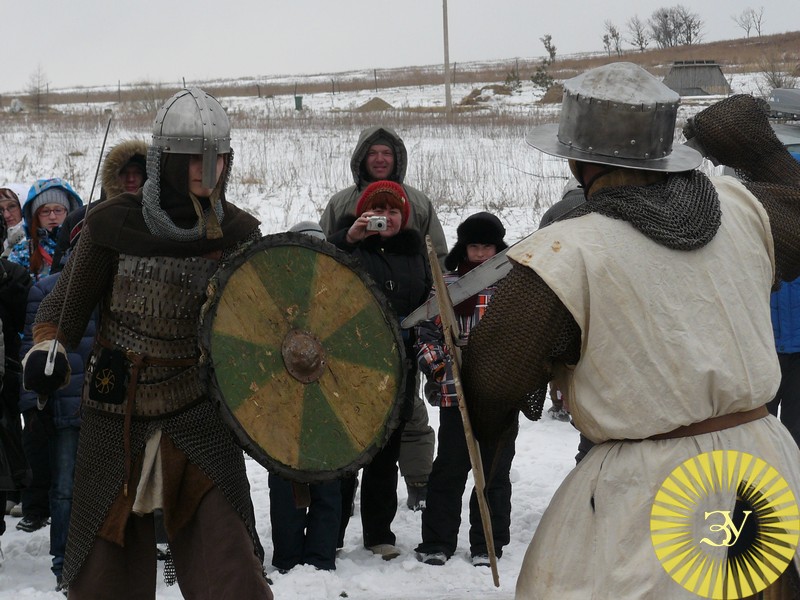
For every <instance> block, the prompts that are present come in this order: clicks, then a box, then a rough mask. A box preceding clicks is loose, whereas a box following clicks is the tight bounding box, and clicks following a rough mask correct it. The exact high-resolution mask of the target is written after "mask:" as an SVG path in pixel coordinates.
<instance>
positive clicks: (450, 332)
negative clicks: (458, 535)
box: [425, 235, 500, 587]
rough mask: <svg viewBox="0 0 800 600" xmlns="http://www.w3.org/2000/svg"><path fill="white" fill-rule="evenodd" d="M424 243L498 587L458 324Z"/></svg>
mask: <svg viewBox="0 0 800 600" xmlns="http://www.w3.org/2000/svg"><path fill="white" fill-rule="evenodd" d="M425 244H426V245H427V247H428V261H429V262H430V263H431V272H432V273H433V284H434V286H435V288H436V295H437V296H438V298H439V318H440V319H441V321H442V333H443V334H444V342H445V345H446V346H447V348H448V349H449V350H450V357H451V359H452V368H453V382H454V383H455V388H456V396H457V397H458V410H459V412H460V413H461V422H462V423H463V424H464V436H465V437H466V440H467V450H468V451H469V462H470V465H471V466H472V478H473V480H474V482H475V494H476V495H477V497H478V507H479V508H480V511H481V523H483V536H484V537H485V538H486V550H487V551H488V554H489V565H490V566H491V568H492V579H493V580H494V585H495V587H500V576H499V575H498V573H497V556H495V552H494V536H493V535H492V521H491V519H490V517H489V505H488V504H487V503H486V494H485V490H486V479H485V478H484V476H483V461H482V460H481V451H480V448H479V446H478V441H477V440H476V439H475V436H474V435H473V434H472V423H471V422H470V419H469V413H468V412H467V405H466V403H465V402H464V389H463V388H462V387H461V348H459V347H458V346H457V345H456V341H457V340H458V338H459V334H460V332H459V329H458V321H457V320H456V316H455V312H454V311H453V303H452V302H451V301H450V294H449V293H448V292H447V286H446V285H445V283H444V276H443V275H442V269H441V267H440V266H439V258H438V257H437V256H436V249H435V248H434V247H433V242H432V241H431V237H430V236H429V235H426V236H425Z"/></svg>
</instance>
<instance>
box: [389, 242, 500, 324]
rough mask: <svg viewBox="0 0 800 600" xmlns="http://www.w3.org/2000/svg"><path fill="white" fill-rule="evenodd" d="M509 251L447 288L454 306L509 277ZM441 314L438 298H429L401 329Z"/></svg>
mask: <svg viewBox="0 0 800 600" xmlns="http://www.w3.org/2000/svg"><path fill="white" fill-rule="evenodd" d="M507 251H508V248H506V249H505V250H502V251H501V252H498V253H497V254H495V255H494V256H493V257H492V258H490V259H489V260H487V261H486V262H484V263H482V264H481V265H480V266H478V267H475V268H474V269H472V271H470V272H469V273H467V274H466V275H464V276H463V277H459V278H458V279H457V280H456V281H454V282H453V283H451V284H450V285H448V286H447V292H448V294H450V299H451V301H452V303H453V306H455V305H456V304H458V303H459V302H462V301H464V300H466V299H467V298H469V297H470V296H474V295H475V294H477V293H478V292H480V291H481V290H482V289H484V288H486V287H488V286H490V285H492V284H493V283H496V282H497V281H500V280H501V279H502V278H503V277H505V276H506V275H508V272H509V271H510V270H511V263H510V262H508V258H507V257H506V252H507ZM439 312H440V311H439V301H438V300H436V296H434V297H433V298H429V299H428V301H427V302H426V303H425V304H423V305H422V306H419V307H418V308H416V309H414V310H413V311H412V312H411V314H409V315H408V316H407V317H406V318H405V319H403V321H402V322H401V323H400V327H402V328H403V329H408V328H410V327H413V326H414V325H416V324H418V323H421V322H422V321H427V320H428V319H432V318H434V317H435V316H436V315H438V314H439Z"/></svg>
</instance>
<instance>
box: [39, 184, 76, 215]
mask: <svg viewBox="0 0 800 600" xmlns="http://www.w3.org/2000/svg"><path fill="white" fill-rule="evenodd" d="M45 204H60V205H61V206H63V207H64V208H66V209H67V210H68V211H69V208H70V198H69V195H68V194H67V192H65V191H64V190H63V189H61V188H56V187H52V188H48V189H46V190H44V191H43V192H42V193H41V194H39V195H38V196H36V198H34V199H33V200H31V214H32V215H35V214H36V211H37V210H39V209H40V208H41V207H42V206H44V205H45Z"/></svg>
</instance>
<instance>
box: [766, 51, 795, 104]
mask: <svg viewBox="0 0 800 600" xmlns="http://www.w3.org/2000/svg"><path fill="white" fill-rule="evenodd" d="M758 69H759V75H760V79H761V83H759V84H757V86H758V90H759V92H761V95H762V96H765V97H766V96H768V95H769V93H770V92H771V91H772V90H773V89H775V88H793V87H795V85H797V79H798V76H800V66H798V64H797V63H796V62H795V61H794V60H793V59H792V57H791V56H788V55H786V54H778V53H777V52H774V51H773V52H771V53H769V54H764V56H762V57H761V59H760V60H759V61H758Z"/></svg>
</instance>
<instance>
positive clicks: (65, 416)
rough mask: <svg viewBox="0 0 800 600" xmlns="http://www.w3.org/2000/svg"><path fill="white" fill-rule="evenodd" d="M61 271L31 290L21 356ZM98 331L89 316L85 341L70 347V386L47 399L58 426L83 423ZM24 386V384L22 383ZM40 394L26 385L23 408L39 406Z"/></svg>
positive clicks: (77, 425) (20, 397)
mask: <svg viewBox="0 0 800 600" xmlns="http://www.w3.org/2000/svg"><path fill="white" fill-rule="evenodd" d="M59 275H60V273H56V274H54V275H48V276H47V277H44V278H43V279H40V280H39V281H37V282H36V283H35V284H34V285H33V286H32V287H31V289H30V291H29V292H28V306H27V309H26V311H25V331H24V334H23V338H22V348H21V350H20V356H25V354H26V353H27V352H28V350H30V348H31V346H33V334H32V330H33V321H34V318H35V317H36V311H37V310H38V309H39V304H40V303H41V301H42V300H43V299H44V297H45V296H46V295H47V294H49V293H50V292H51V291H52V290H53V288H54V287H55V285H56V281H58V277H59ZM94 334H95V319H94V317H93V318H92V319H90V320H89V324H88V325H87V327H86V331H85V332H84V333H83V338H82V339H81V343H80V344H79V345H78V347H77V348H76V349H75V350H71V351H67V356H68V357H69V366H70V368H71V369H72V374H71V375H70V380H69V384H68V385H67V387H65V388H62V389H60V390H58V391H57V392H55V393H53V394H52V395H51V396H50V398H49V399H48V401H47V410H48V411H49V412H50V413H51V414H52V415H53V422H54V424H55V426H56V427H57V428H60V427H80V424H81V416H80V408H81V390H82V388H83V375H84V372H85V370H86V361H87V360H88V359H89V353H90V352H91V350H92V345H93V342H94ZM20 387H22V386H20ZM37 399H38V396H37V394H36V392H29V391H28V390H26V389H24V388H22V389H21V390H20V396H19V409H20V411H26V410H29V409H31V408H36V401H37Z"/></svg>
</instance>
